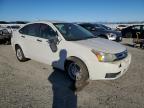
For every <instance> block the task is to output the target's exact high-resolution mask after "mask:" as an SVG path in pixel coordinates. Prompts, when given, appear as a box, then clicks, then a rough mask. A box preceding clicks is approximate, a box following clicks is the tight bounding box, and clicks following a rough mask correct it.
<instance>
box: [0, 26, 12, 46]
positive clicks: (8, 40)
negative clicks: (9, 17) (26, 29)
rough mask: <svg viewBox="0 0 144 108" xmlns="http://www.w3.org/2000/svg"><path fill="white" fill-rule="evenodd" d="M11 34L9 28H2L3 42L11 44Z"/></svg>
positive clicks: (0, 37) (0, 33)
mask: <svg viewBox="0 0 144 108" xmlns="http://www.w3.org/2000/svg"><path fill="white" fill-rule="evenodd" d="M11 36H12V34H11V33H9V32H8V30H7V29H5V28H2V29H0V41H2V42H3V43H5V44H10V43H11Z"/></svg>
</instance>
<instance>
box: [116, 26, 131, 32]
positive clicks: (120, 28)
mask: <svg viewBox="0 0 144 108" xmlns="http://www.w3.org/2000/svg"><path fill="white" fill-rule="evenodd" d="M127 27H128V25H118V26H117V27H116V30H118V31H121V30H123V29H125V28H127Z"/></svg>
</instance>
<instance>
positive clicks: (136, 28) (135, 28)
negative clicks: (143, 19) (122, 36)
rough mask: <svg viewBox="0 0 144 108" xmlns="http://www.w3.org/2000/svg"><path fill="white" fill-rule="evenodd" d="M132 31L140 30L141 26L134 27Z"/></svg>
mask: <svg viewBox="0 0 144 108" xmlns="http://www.w3.org/2000/svg"><path fill="white" fill-rule="evenodd" d="M132 29H133V30H140V26H133V27H132Z"/></svg>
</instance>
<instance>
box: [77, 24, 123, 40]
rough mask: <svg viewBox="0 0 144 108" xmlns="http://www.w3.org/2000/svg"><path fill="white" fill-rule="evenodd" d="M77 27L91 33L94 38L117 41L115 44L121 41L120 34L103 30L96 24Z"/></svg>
mask: <svg viewBox="0 0 144 108" xmlns="http://www.w3.org/2000/svg"><path fill="white" fill-rule="evenodd" d="M79 25H80V26H82V27H84V28H85V29H87V30H88V31H90V32H91V33H93V35H95V36H98V37H101V38H105V39H109V40H112V41H117V42H120V41H122V34H121V33H120V32H117V31H114V30H108V29H105V28H104V27H102V26H100V25H98V24H91V23H81V24H79Z"/></svg>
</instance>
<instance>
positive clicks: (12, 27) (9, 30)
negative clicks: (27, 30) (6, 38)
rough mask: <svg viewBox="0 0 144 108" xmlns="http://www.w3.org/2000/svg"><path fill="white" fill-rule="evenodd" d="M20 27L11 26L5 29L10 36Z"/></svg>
mask: <svg viewBox="0 0 144 108" xmlns="http://www.w3.org/2000/svg"><path fill="white" fill-rule="evenodd" d="M19 28H20V26H19V25H11V26H7V27H6V29H7V30H8V32H9V33H11V34H12V32H13V31H15V30H17V29H19Z"/></svg>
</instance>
